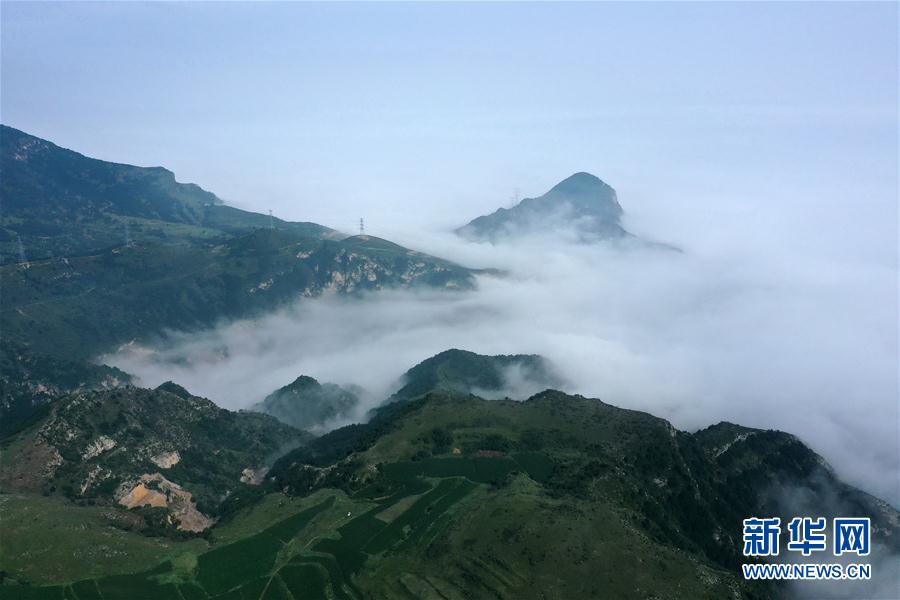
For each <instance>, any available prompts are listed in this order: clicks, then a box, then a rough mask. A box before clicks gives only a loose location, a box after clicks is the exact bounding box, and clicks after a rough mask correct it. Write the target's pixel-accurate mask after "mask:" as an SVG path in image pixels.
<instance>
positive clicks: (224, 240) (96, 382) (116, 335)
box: [0, 127, 474, 430]
mask: <svg viewBox="0 0 900 600" xmlns="http://www.w3.org/2000/svg"><path fill="white" fill-rule="evenodd" d="M0 194H2V205H3V212H2V215H0V279H2V281H3V297H2V305H0V329H2V331H3V335H4V350H3V356H4V357H5V358H4V359H3V361H0V422H3V423H4V425H3V428H4V429H6V430H8V429H9V427H11V426H13V425H14V424H15V423H16V422H17V421H21V420H22V419H27V418H28V416H29V415H30V414H31V413H32V412H33V411H35V410H38V409H39V408H40V406H41V405H42V404H44V403H45V402H46V401H48V400H49V399H50V398H51V396H53V395H58V394H60V393H65V392H67V391H73V390H76V389H94V388H98V389H102V388H103V387H106V386H108V384H110V383H111V382H113V380H115V379H117V377H107V376H105V375H104V376H101V373H100V372H99V371H97V370H96V367H95V366H94V365H91V364H90V362H88V361H90V360H92V359H94V358H95V357H96V356H98V355H100V354H103V353H105V352H109V351H113V350H115V349H116V348H117V347H118V346H119V345H121V344H124V343H129V342H132V341H138V342H140V341H147V340H150V339H154V338H156V337H157V336H160V335H162V334H163V333H164V331H165V330H197V329H202V328H207V327H211V326H214V325H215V324H216V323H218V322H220V321H221V320H223V319H235V318H246V317H253V316H256V315H260V314H263V313H265V312H268V311H271V310H274V309H276V308H278V307H281V306H284V305H286V304H289V303H291V302H294V301H296V300H298V299H301V298H304V297H314V296H319V295H322V294H329V293H336V294H360V293H362V292H366V291H375V290H380V289H383V288H389V287H412V286H431V287H438V288H441V289H468V288H471V287H472V286H473V285H474V277H473V274H474V272H473V271H471V270H469V269H466V268H464V267H461V266H459V265H456V264H453V263H451V262H448V261H444V260H441V259H439V258H435V257H432V256H428V255H426V254H422V253H419V252H415V251H413V250H409V249H407V248H403V247H402V246H398V245H396V244H392V243H391V242H388V241H386V240H380V239H378V238H374V237H371V236H353V237H349V238H343V239H341V238H342V236H340V235H338V234H337V233H336V232H334V231H332V230H330V229H328V228H326V227H322V226H319V225H316V224H313V223H288V222H283V221H279V220H277V219H274V220H270V218H269V217H268V216H266V215H260V214H256V213H250V212H246V211H242V210H238V209H235V208H231V207H228V206H225V205H223V204H221V202H220V201H219V200H218V198H216V197H215V196H214V195H213V194H211V193H209V192H206V191H204V190H202V189H200V188H199V187H197V186H195V185H191V184H181V183H177V182H176V181H175V179H174V176H173V175H172V173H171V172H169V171H166V170H165V169H161V168H150V169H148V168H142V167H134V166H130V165H121V164H116V163H109V162H105V161H100V160H96V159H92V158H88V157H85V156H82V155H80V154H78V153H76V152H73V151H71V150H66V149H63V148H60V147H58V146H56V145H54V144H52V143H50V142H48V141H45V140H41V139H39V138H35V137H33V136H30V135H28V134H25V133H23V132H21V131H18V130H15V129H12V128H9V127H2V129H0ZM12 346H14V347H15V350H12V349H11V348H12ZM10 357H15V360H12V359H10ZM17 362H18V363H22V364H28V365H29V367H28V368H27V369H22V368H20V366H18V365H17V364H15V363H17ZM63 364H65V365H66V366H63ZM109 374H111V372H106V375H109ZM116 375H119V374H116ZM121 375H122V376H121V377H118V380H119V381H120V382H125V381H126V380H127V377H126V376H124V374H121Z"/></svg>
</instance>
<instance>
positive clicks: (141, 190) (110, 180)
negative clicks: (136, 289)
mask: <svg viewBox="0 0 900 600" xmlns="http://www.w3.org/2000/svg"><path fill="white" fill-rule="evenodd" d="M0 195H2V198H3V215H2V218H0V264H9V263H18V262H21V260H22V253H24V255H25V258H26V259H27V260H29V261H37V260H43V259H48V258H61V257H71V256H78V255H81V254H85V253H90V252H94V251H97V250H101V249H106V248H110V247H112V246H120V245H123V244H125V243H126V242H127V241H134V242H140V241H147V242H171V241H175V240H182V241H183V240H184V239H186V238H194V239H207V238H211V237H221V236H223V235H229V236H230V235H237V234H243V233H249V232H251V231H253V230H254V229H259V228H267V227H269V226H270V220H269V217H268V216H266V215H261V214H257V213H252V212H247V211H243V210H239V209H236V208H233V207H230V206H225V205H224V204H223V203H222V201H221V200H219V198H217V197H216V196H215V194H212V193H210V192H207V191H206V190H203V189H202V188H200V187H199V186H196V185H194V184H189V183H178V182H176V181H175V176H174V174H173V173H172V172H171V171H168V170H166V169H164V168H162V167H152V168H145V167H135V166H132V165H124V164H118V163H111V162H106V161H102V160H97V159H93V158H88V157H86V156H83V155H81V154H79V153H77V152H73V151H72V150H67V149H65V148H60V147H59V146H56V145H55V144H53V143H51V142H48V141H46V140H42V139H40V138H37V137H34V136H31V135H28V134H27V133H24V132H22V131H19V130H17V129H13V128H12V127H7V126H3V125H0ZM271 224H273V225H275V227H276V228H277V229H280V230H287V231H291V232H293V233H297V234H300V235H304V236H307V237H319V238H321V237H332V236H337V232H335V231H333V230H331V229H328V228H327V227H322V226H321V225H316V224H315V223H288V222H285V221H281V220H275V219H273V220H272V221H271ZM20 242H21V246H20Z"/></svg>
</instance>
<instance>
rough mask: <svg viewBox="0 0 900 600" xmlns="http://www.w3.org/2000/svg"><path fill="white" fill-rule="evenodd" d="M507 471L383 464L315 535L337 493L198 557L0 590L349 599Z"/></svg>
mask: <svg viewBox="0 0 900 600" xmlns="http://www.w3.org/2000/svg"><path fill="white" fill-rule="evenodd" d="M521 462H522V463H525V464H528V465H531V463H534V465H537V466H536V467H534V470H535V471H540V468H539V467H540V466H541V463H540V461H535V460H534V459H529V460H522V461H521ZM534 465H531V466H534ZM514 470H526V469H525V467H524V465H520V464H519V463H518V462H516V461H515V460H513V459H511V458H493V457H491V458H486V457H475V458H432V459H428V460H424V461H419V462H406V463H395V464H390V465H385V466H384V467H383V468H382V476H381V477H380V478H379V479H378V481H377V483H376V484H373V485H372V486H369V487H368V488H365V489H362V490H360V491H359V492H358V493H357V494H355V495H354V497H353V500H354V501H356V502H357V504H356V505H358V506H363V507H366V509H365V510H364V512H361V513H360V514H358V515H354V514H352V513H349V514H348V515H347V516H346V518H344V517H343V513H341V514H338V515H336V516H337V517H340V518H339V519H338V522H341V521H343V523H342V524H341V525H340V526H337V527H334V528H331V529H328V530H327V533H326V534H325V535H324V536H322V535H315V534H313V533H312V530H315V531H318V532H319V533H320V534H321V531H322V529H321V525H320V526H319V527H318V528H316V527H312V526H311V523H312V522H313V521H314V520H316V519H317V517H322V518H325V516H327V515H329V514H331V515H332V518H334V517H335V515H334V513H335V511H336V510H338V509H337V508H336V507H335V496H330V497H329V498H327V499H325V500H323V501H321V502H319V503H318V504H316V505H314V506H312V507H311V508H307V509H306V510H302V511H300V512H298V513H296V514H294V515H292V516H290V517H288V518H286V519H283V520H281V521H278V522H276V523H275V524H273V525H271V526H269V527H267V528H265V529H263V530H262V531H260V532H259V533H256V534H254V535H250V536H247V537H244V538H242V539H239V540H237V541H233V542H230V543H227V544H224V545H222V546H219V547H217V548H214V549H212V550H209V551H207V552H204V553H202V554H199V555H196V560H195V561H194V560H187V561H185V560H182V559H179V560H178V561H177V562H178V563H179V564H173V562H172V561H166V562H163V563H162V564H160V565H158V566H156V567H155V568H153V569H151V570H149V571H144V572H141V573H134V574H129V575H116V576H110V577H103V578H97V579H86V580H82V581H77V582H74V583H71V584H66V585H57V586H41V587H37V586H11V585H6V586H3V587H0V592H2V593H0V596H2V597H3V598H4V599H5V598H9V599H11V600H12V599H23V600H30V599H38V598H39V599H41V600H44V599H48V600H50V599H56V598H60V599H64V600H119V599H122V600H143V599H145V598H146V599H147V600H166V599H169V598H171V599H173V600H194V599H198V600H208V599H222V600H250V599H252V600H300V599H305V598H316V599H318V598H336V599H338V600H353V599H355V598H360V597H362V596H363V594H362V593H361V591H360V590H359V589H358V588H357V587H356V586H355V584H354V581H353V576H354V575H355V574H356V573H358V572H359V571H360V570H361V569H363V567H364V566H365V565H366V562H367V561H368V560H369V559H370V558H371V557H374V556H378V555H383V554H391V553H395V552H403V551H404V550H408V549H410V548H413V547H415V546H416V545H418V544H427V543H429V542H430V541H431V540H433V539H434V538H435V537H436V536H437V535H439V534H440V532H441V531H442V530H443V528H444V527H446V526H447V524H448V523H449V521H450V511H451V510H452V508H453V507H454V505H455V504H457V503H458V502H459V501H460V500H462V499H463V498H465V497H466V496H467V495H468V494H469V493H470V492H471V491H472V490H474V489H475V488H476V487H478V485H480V484H486V483H491V482H494V481H496V480H497V479H498V478H502V477H504V476H506V475H507V474H509V473H510V472H512V471H514ZM340 510H341V511H343V510H344V509H343V508H341V509H340ZM329 511H330V512H329ZM385 515H387V517H385ZM320 520H321V519H320ZM304 532H306V534H305V535H304Z"/></svg>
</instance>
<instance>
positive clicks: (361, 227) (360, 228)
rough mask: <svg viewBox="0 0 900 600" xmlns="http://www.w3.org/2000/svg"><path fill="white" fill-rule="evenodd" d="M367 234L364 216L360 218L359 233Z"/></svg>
mask: <svg viewBox="0 0 900 600" xmlns="http://www.w3.org/2000/svg"><path fill="white" fill-rule="evenodd" d="M365 234H366V224H365V222H364V221H363V219H362V217H360V218H359V235H365Z"/></svg>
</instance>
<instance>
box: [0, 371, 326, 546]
mask: <svg viewBox="0 0 900 600" xmlns="http://www.w3.org/2000/svg"><path fill="white" fill-rule="evenodd" d="M310 437H311V436H309V434H306V433H305V432H301V431H298V430H296V429H294V428H292V427H288V426H287V425H284V424H282V423H279V422H278V421H277V420H275V419H274V418H272V417H270V416H268V415H262V414H258V413H245V412H240V413H235V412H231V411H227V410H224V409H221V408H219V407H217V406H216V405H215V404H214V403H213V402H211V401H209V400H207V399H205V398H199V397H196V396H193V395H191V394H189V393H188V392H187V391H186V390H184V389H183V388H181V387H180V386H177V385H175V384H172V383H167V384H163V385H162V386H160V387H159V388H157V389H156V390H144V389H138V388H122V389H116V390H110V391H104V392H83V393H74V394H71V395H68V396H65V397H63V398H61V399H60V400H58V401H56V402H55V403H53V404H52V405H51V407H50V409H49V411H48V413H47V414H46V415H45V416H43V417H42V418H41V419H39V420H38V421H37V422H36V423H35V424H34V425H32V426H31V427H29V428H26V429H24V430H23V431H21V432H19V433H17V434H15V435H12V436H8V437H7V438H6V439H4V440H3V461H2V465H0V485H2V489H3V492H4V493H10V492H17V493H42V494H44V495H45V496H46V495H63V496H65V497H66V498H68V499H70V500H72V501H76V502H78V503H82V504H83V503H85V502H89V503H90V504H92V505H93V504H100V505H104V506H109V507H114V506H119V505H124V504H127V503H128V500H127V499H126V498H127V495H128V493H129V492H131V491H132V490H135V489H136V488H138V487H142V488H146V490H152V491H150V492H148V493H147V494H146V498H144V499H141V498H140V497H139V494H134V498H132V500H133V503H134V505H135V506H144V505H146V504H150V503H151V502H152V501H153V499H154V498H155V499H156V501H155V502H153V504H152V505H153V506H157V505H161V506H162V508H165V509H166V510H164V511H163V513H164V514H163V515H162V516H166V513H167V514H168V517H167V518H168V524H169V525H171V526H173V527H178V528H179V529H188V530H198V531H202V530H203V529H206V528H207V527H208V526H209V524H210V522H211V521H210V519H212V518H215V517H216V516H217V515H219V514H220V513H221V510H222V501H223V499H225V498H227V497H228V496H230V495H231V494H233V493H234V492H235V491H237V490H238V489H239V488H240V487H241V486H242V485H243V484H244V483H247V482H251V481H253V482H256V483H258V479H260V474H261V473H264V469H265V468H266V467H267V465H268V463H269V462H271V461H273V460H274V459H275V458H276V457H277V456H278V455H280V454H281V453H283V452H285V451H287V450H289V449H291V448H293V447H296V446H298V445H300V444H301V443H305V442H306V441H308V440H309V439H310ZM173 484H174V485H173ZM143 491H144V490H143V489H142V490H140V492H141V493H143ZM185 494H187V496H186V495H185ZM163 497H167V498H166V500H163ZM166 505H167V506H166ZM148 516H149V515H148ZM187 520H193V523H194V528H193V529H191V526H190V525H189V524H188V523H187ZM198 524H199V526H197V525H198Z"/></svg>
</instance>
